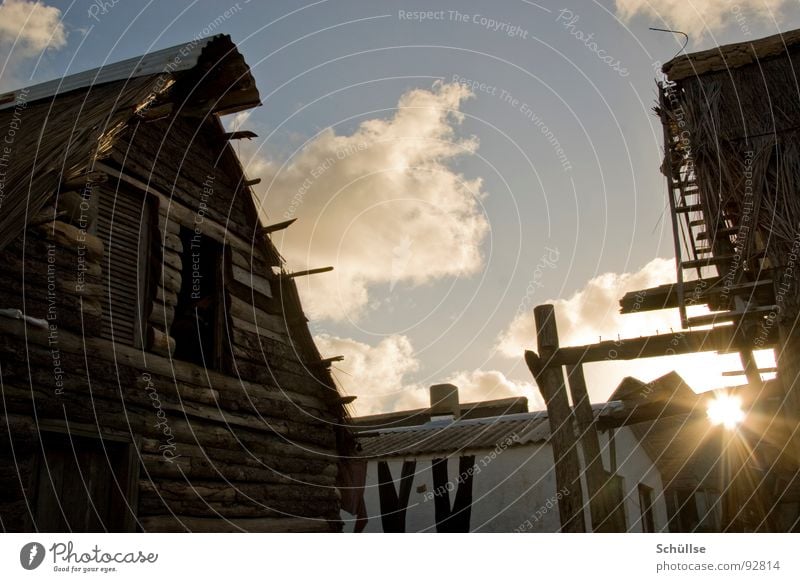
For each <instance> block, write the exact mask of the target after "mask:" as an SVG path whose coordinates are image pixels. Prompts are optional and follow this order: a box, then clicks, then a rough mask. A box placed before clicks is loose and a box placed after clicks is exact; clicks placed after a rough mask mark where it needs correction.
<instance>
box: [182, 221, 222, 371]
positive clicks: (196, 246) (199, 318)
mask: <svg viewBox="0 0 800 582" xmlns="http://www.w3.org/2000/svg"><path fill="white" fill-rule="evenodd" d="M180 236H181V242H182V243H183V256H182V272H181V290H180V292H179V293H178V304H177V306H176V307H175V320H174V321H173V323H172V328H171V335H172V337H174V338H175V357H176V358H177V359H179V360H186V361H189V362H194V363H195V364H199V365H202V366H205V367H208V368H215V369H218V368H219V367H220V363H221V358H222V342H221V339H222V331H223V318H224V313H225V310H224V308H223V305H222V300H223V297H224V295H223V285H222V280H221V279H222V268H221V266H222V245H220V244H219V243H218V242H216V241H215V240H213V239H211V238H209V237H207V236H204V235H202V234H198V233H197V232H195V231H194V230H191V229H188V228H185V227H181V234H180Z"/></svg>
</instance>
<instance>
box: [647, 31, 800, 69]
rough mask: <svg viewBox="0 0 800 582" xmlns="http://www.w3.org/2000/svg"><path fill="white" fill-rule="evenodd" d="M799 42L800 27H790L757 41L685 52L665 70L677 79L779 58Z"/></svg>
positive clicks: (665, 67) (665, 66) (666, 66)
mask: <svg viewBox="0 0 800 582" xmlns="http://www.w3.org/2000/svg"><path fill="white" fill-rule="evenodd" d="M798 44H800V30H790V31H788V32H785V33H780V34H775V35H773V36H768V37H766V38H761V39H758V40H754V41H748V42H737V43H734V44H727V45H723V46H718V47H714V48H712V49H709V50H706V51H701V52H696V53H691V54H688V55H682V56H680V57H676V58H674V59H672V60H671V61H669V62H668V63H667V64H665V65H664V67H663V68H662V70H663V71H664V74H666V75H667V77H668V78H669V79H670V80H671V81H678V80H680V79H685V78H687V77H693V76H696V75H705V74H707V73H712V72H715V71H725V70H728V69H735V68H738V67H742V66H744V65H749V64H751V63H754V62H756V61H759V60H764V59H768V58H771V57H776V56H779V55H781V54H783V53H785V52H787V51H788V50H789V48H790V47H793V46H795V45H798Z"/></svg>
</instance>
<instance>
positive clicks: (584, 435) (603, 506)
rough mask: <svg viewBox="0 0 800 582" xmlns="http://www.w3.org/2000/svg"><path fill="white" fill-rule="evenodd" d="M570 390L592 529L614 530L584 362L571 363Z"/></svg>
mask: <svg viewBox="0 0 800 582" xmlns="http://www.w3.org/2000/svg"><path fill="white" fill-rule="evenodd" d="M567 379H568V381H569V391H570V394H571V395H572V405H573V408H574V409H575V418H576V419H577V421H578V434H579V435H580V439H581V448H582V449H583V462H584V464H585V466H586V485H587V487H586V488H587V492H586V493H587V496H588V497H589V511H590V513H591V516H592V530H593V531H597V532H603V531H605V532H610V531H613V529H614V528H613V523H611V520H609V519H608V500H607V498H606V495H605V481H606V478H605V471H604V470H603V457H602V456H601V454H600V439H599V437H598V436H597V426H596V424H595V422H594V412H593V411H592V404H591V402H590V400H589V393H588V391H587V389H586V378H585V377H584V376H583V364H578V365H575V366H567Z"/></svg>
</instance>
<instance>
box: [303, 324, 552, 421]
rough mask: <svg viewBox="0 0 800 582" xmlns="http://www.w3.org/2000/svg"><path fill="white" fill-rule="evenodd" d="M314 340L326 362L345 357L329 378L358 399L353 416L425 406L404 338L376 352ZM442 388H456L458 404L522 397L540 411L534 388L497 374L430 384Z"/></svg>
mask: <svg viewBox="0 0 800 582" xmlns="http://www.w3.org/2000/svg"><path fill="white" fill-rule="evenodd" d="M314 340H315V341H316V343H317V346H318V347H319V350H320V353H322V354H323V355H324V356H336V355H343V356H344V361H342V362H341V363H337V364H336V365H335V367H334V371H333V373H334V376H335V378H336V381H337V382H338V384H339V386H340V388H341V389H342V390H343V392H344V393H345V394H350V395H355V396H357V397H358V398H357V399H356V401H355V403H354V404H353V406H354V408H355V411H356V414H357V415H359V416H362V415H367V414H378V413H381V412H391V411H397V410H412V409H416V408H426V407H427V406H428V405H429V403H430V400H429V396H428V385H427V384H422V383H420V382H415V381H413V380H412V379H411V378H410V376H411V375H413V373H414V372H417V371H418V370H419V369H420V363H419V361H418V360H417V358H416V356H415V354H414V348H413V346H412V344H411V341H410V340H409V339H408V337H406V336H403V335H392V336H389V337H386V338H384V339H383V340H381V341H380V342H379V343H378V344H377V345H374V346H371V345H369V344H366V343H363V342H359V341H356V340H353V339H350V338H341V337H335V336H331V335H328V334H321V335H318V336H316V337H315V338H314ZM440 382H448V383H451V384H455V385H456V386H458V388H459V397H460V399H461V402H480V401H483V400H493V399H497V398H509V397H512V396H526V397H527V398H528V403H529V407H530V408H531V409H536V408H543V403H542V401H541V398H540V397H539V395H538V392H537V390H536V387H535V386H534V385H533V384H532V383H530V382H518V381H515V380H511V379H509V378H507V377H506V376H505V375H504V374H503V373H501V372H498V371H495V370H472V371H463V372H455V373H452V374H450V375H448V376H447V377H445V378H441V379H437V380H435V381H433V382H431V383H440Z"/></svg>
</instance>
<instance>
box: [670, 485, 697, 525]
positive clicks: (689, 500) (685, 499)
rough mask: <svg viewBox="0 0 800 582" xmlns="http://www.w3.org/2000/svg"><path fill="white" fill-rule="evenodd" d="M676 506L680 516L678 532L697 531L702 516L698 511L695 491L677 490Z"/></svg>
mask: <svg viewBox="0 0 800 582" xmlns="http://www.w3.org/2000/svg"><path fill="white" fill-rule="evenodd" d="M675 504H676V506H677V514H678V527H679V530H678V531H681V532H691V531H694V530H695V529H697V526H698V525H699V524H700V514H699V512H698V511H697V499H696V498H695V490H694V489H683V488H682V489H678V490H676V491H675Z"/></svg>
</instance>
